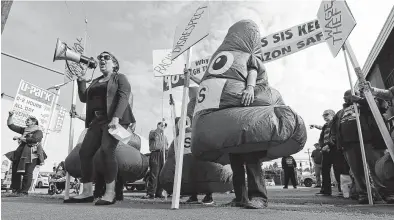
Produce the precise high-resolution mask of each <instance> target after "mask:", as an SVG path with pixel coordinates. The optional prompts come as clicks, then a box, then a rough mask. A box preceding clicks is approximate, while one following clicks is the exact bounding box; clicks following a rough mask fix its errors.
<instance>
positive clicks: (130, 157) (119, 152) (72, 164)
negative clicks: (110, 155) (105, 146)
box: [65, 129, 149, 182]
mask: <svg viewBox="0 0 394 220" xmlns="http://www.w3.org/2000/svg"><path fill="white" fill-rule="evenodd" d="M131 133H132V132H131ZM85 134H86V129H85V130H84V131H83V132H82V134H81V135H80V137H79V139H78V143H77V146H76V147H75V148H74V149H73V150H72V151H71V153H70V154H69V155H68V156H67V158H66V160H65V169H66V171H67V172H69V173H70V175H71V176H73V177H75V178H79V177H81V161H80V158H79V150H80V149H81V144H82V141H83V138H84V137H85ZM140 149H141V138H140V137H139V136H138V135H136V134H134V133H132V139H131V140H130V141H129V142H128V144H123V143H122V142H119V144H118V146H117V147H116V152H115V154H116V159H117V160H118V166H119V174H120V176H121V177H122V180H123V181H124V182H126V181H130V182H134V181H136V180H139V179H142V178H143V177H145V175H146V173H147V172H148V166H149V161H148V158H147V157H146V156H145V155H143V154H141V153H140ZM100 154H101V152H100V150H98V151H97V152H96V154H95V155H94V158H93V163H94V166H93V168H94V174H95V175H98V174H100V173H101V171H102V170H104V169H103V167H102V166H103V163H102V162H101V160H100V157H101V155H100Z"/></svg>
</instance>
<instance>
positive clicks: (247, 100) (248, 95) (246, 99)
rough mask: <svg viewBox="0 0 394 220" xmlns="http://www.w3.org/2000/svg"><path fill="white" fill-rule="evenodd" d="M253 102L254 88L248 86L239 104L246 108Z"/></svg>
mask: <svg viewBox="0 0 394 220" xmlns="http://www.w3.org/2000/svg"><path fill="white" fill-rule="evenodd" d="M253 102H254V88H253V86H248V87H246V89H245V90H244V91H243V92H242V100H241V103H242V104H243V105H244V106H248V105H250V104H252V103H253Z"/></svg>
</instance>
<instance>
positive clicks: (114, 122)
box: [108, 117, 119, 129]
mask: <svg viewBox="0 0 394 220" xmlns="http://www.w3.org/2000/svg"><path fill="white" fill-rule="evenodd" d="M118 125H119V118H117V117H113V118H112V120H111V122H110V123H109V124H108V127H109V128H112V129H116V127H117V126H118Z"/></svg>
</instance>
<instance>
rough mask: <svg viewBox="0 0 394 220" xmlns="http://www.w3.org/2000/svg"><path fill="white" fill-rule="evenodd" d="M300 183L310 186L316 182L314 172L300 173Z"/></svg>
mask: <svg viewBox="0 0 394 220" xmlns="http://www.w3.org/2000/svg"><path fill="white" fill-rule="evenodd" d="M300 183H301V184H303V185H304V186H306V187H311V186H312V184H315V183H316V176H315V175H314V174H307V175H301V180H300Z"/></svg>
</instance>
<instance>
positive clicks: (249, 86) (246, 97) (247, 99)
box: [241, 69, 257, 106]
mask: <svg viewBox="0 0 394 220" xmlns="http://www.w3.org/2000/svg"><path fill="white" fill-rule="evenodd" d="M256 80H257V71H256V69H249V70H248V77H247V79H246V89H245V90H244V91H243V94H242V102H241V103H242V104H243V105H245V106H248V105H250V104H252V103H253V102H254V87H255V86H256Z"/></svg>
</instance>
